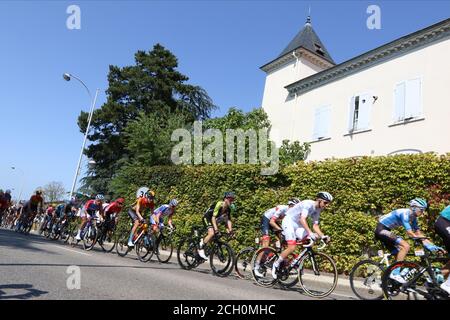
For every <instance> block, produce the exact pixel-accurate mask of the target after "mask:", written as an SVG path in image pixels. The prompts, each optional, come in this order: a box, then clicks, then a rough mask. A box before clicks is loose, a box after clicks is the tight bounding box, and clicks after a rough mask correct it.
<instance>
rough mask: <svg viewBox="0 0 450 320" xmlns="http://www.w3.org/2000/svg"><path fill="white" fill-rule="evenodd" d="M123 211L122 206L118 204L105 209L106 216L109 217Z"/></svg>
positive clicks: (115, 203)
mask: <svg viewBox="0 0 450 320" xmlns="http://www.w3.org/2000/svg"><path fill="white" fill-rule="evenodd" d="M121 211H122V206H120V205H119V204H118V203H117V202H115V201H114V202H112V203H110V204H108V205H107V206H106V207H105V215H107V216H109V215H111V214H115V213H119V212H121Z"/></svg>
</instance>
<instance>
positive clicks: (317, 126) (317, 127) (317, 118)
mask: <svg viewBox="0 0 450 320" xmlns="http://www.w3.org/2000/svg"><path fill="white" fill-rule="evenodd" d="M321 116H322V108H316V110H315V112H314V132H313V140H317V139H319V137H320V134H321V130H322V128H321V125H322V120H321V118H322V117H321Z"/></svg>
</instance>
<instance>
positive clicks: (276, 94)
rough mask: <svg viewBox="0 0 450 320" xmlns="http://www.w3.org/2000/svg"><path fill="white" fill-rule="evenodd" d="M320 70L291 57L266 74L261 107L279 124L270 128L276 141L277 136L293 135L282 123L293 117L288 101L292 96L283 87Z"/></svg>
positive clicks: (273, 121) (284, 137)
mask: <svg viewBox="0 0 450 320" xmlns="http://www.w3.org/2000/svg"><path fill="white" fill-rule="evenodd" d="M322 70H323V68H321V67H318V66H316V65H314V64H313V63H310V62H309V61H307V60H305V59H302V58H300V59H298V60H297V59H293V60H292V61H290V62H288V63H286V64H284V65H282V66H280V67H278V68H276V69H274V70H272V71H271V72H269V73H268V74H267V76H266V83H265V86H264V94H263V101H262V108H263V109H264V110H265V111H266V113H267V114H268V116H269V119H270V120H271V121H272V123H277V124H280V125H277V127H276V128H273V129H272V132H271V136H272V138H273V139H274V141H278V138H281V137H283V139H291V137H293V136H292V134H293V130H292V127H286V126H284V125H283V122H284V121H286V118H289V119H290V118H292V117H293V112H294V107H293V105H291V104H289V103H288V102H289V101H291V100H292V98H291V97H289V96H288V91H287V90H286V89H285V88H284V87H285V86H287V85H289V84H291V83H293V82H295V81H298V80H300V79H304V78H306V77H309V76H310V75H313V74H315V73H318V72H320V71H322ZM280 141H281V140H280ZM277 143H278V142H277Z"/></svg>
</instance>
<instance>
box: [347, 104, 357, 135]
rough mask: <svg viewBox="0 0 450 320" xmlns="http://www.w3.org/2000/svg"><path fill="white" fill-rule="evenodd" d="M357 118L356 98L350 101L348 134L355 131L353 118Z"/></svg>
mask: <svg viewBox="0 0 450 320" xmlns="http://www.w3.org/2000/svg"><path fill="white" fill-rule="evenodd" d="M354 116H355V97H352V98H351V99H350V106H349V111H348V132H352V131H353V117H354Z"/></svg>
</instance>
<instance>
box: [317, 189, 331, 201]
mask: <svg viewBox="0 0 450 320" xmlns="http://www.w3.org/2000/svg"><path fill="white" fill-rule="evenodd" d="M317 198H318V199H322V200H325V201H328V202H331V201H333V196H332V195H331V194H329V193H328V192H325V191H321V192H319V193H318V194H317Z"/></svg>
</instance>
